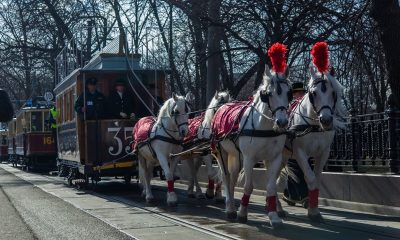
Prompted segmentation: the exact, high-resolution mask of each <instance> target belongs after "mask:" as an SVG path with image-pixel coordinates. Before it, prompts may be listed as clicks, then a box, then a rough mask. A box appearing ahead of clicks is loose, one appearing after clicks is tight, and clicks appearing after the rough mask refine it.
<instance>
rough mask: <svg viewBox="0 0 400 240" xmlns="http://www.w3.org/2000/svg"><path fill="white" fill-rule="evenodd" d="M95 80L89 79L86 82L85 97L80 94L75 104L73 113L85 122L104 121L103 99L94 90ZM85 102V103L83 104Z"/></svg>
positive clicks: (99, 93)
mask: <svg viewBox="0 0 400 240" xmlns="http://www.w3.org/2000/svg"><path fill="white" fill-rule="evenodd" d="M96 84H97V79H96V78H89V79H88V80H87V81H86V90H85V96H84V94H83V93H82V94H81V95H80V96H79V97H78V99H77V100H76V102H75V111H76V112H77V113H78V114H79V115H80V116H81V119H83V117H84V114H85V113H86V120H96V119H104V113H105V111H104V110H105V109H104V108H105V97H104V95H103V94H102V93H101V92H99V91H97V89H96ZM84 101H85V102H84Z"/></svg>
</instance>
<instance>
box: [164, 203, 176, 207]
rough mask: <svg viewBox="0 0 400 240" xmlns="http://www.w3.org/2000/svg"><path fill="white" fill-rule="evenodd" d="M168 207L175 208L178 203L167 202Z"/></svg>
mask: <svg viewBox="0 0 400 240" xmlns="http://www.w3.org/2000/svg"><path fill="white" fill-rule="evenodd" d="M167 205H168V207H176V206H178V202H167Z"/></svg>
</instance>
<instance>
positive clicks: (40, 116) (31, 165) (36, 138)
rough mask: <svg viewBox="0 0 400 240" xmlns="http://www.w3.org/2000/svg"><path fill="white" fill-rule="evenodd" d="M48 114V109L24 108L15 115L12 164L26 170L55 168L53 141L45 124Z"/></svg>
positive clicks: (55, 153) (55, 155) (55, 152)
mask: <svg viewBox="0 0 400 240" xmlns="http://www.w3.org/2000/svg"><path fill="white" fill-rule="evenodd" d="M49 114H50V109H49V108H48V107H24V108H22V109H21V110H20V111H19V112H18V113H17V114H16V121H15V133H14V134H13V140H12V141H13V142H14V144H13V146H11V148H12V151H15V153H14V154H15V160H14V163H16V164H20V165H22V166H23V167H25V168H26V169H36V170H54V169H55V168H56V166H57V161H56V157H57V151H56V145H55V139H54V137H53V134H52V132H51V131H50V129H49V126H48V124H47V120H48V119H49ZM10 136H11V135H10ZM10 141H11V139H10ZM9 149H10V147H9Z"/></svg>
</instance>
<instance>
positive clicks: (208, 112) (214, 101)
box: [202, 91, 231, 126]
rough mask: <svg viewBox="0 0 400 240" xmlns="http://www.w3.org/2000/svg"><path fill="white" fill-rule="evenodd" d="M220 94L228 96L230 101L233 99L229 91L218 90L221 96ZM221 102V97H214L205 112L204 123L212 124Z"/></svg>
mask: <svg viewBox="0 0 400 240" xmlns="http://www.w3.org/2000/svg"><path fill="white" fill-rule="evenodd" d="M220 95H223V96H224V98H225V97H227V98H228V102H230V101H231V97H230V95H229V91H222V92H218V96H220ZM219 104H220V101H219V98H218V99H216V98H214V97H213V98H212V100H211V102H210V104H209V105H208V107H207V110H206V112H205V114H204V121H203V123H202V125H207V126H209V125H211V121H212V119H213V117H214V114H215V112H216V110H217V109H216V107H218V105H219Z"/></svg>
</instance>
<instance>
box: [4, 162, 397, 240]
mask: <svg viewBox="0 0 400 240" xmlns="http://www.w3.org/2000/svg"><path fill="white" fill-rule="evenodd" d="M1 168H4V169H6V170H7V172H6V171H4V170H2V169H1ZM16 176H17V177H16ZM22 179H24V180H22ZM153 183H154V188H153V189H154V192H153V193H154V196H155V202H154V204H152V205H148V204H146V203H145V201H144V199H143V198H142V197H141V196H140V192H141V191H140V188H139V187H138V186H137V184H135V183H133V184H131V185H129V186H128V185H126V184H124V183H123V180H122V179H108V180H106V179H105V180H104V181H102V182H101V183H100V184H99V185H98V186H97V187H96V188H95V189H89V190H85V191H82V190H76V189H73V188H70V187H67V186H65V184H64V183H63V180H62V179H60V178H58V177H52V176H44V175H38V174H32V173H26V172H23V171H20V170H19V169H15V168H12V167H9V166H6V165H1V164H0V186H1V187H2V188H3V189H4V192H5V194H6V195H5V194H2V192H1V191H0V204H1V206H2V207H0V209H1V210H0V213H1V216H4V215H3V212H4V214H5V215H6V216H9V217H8V218H7V219H3V218H1V220H0V224H1V225H0V234H1V235H0V239H3V238H2V237H3V236H14V234H18V235H17V236H18V237H13V239H35V238H37V239H64V238H65V239H125V238H128V236H131V237H135V238H138V239H144V240H153V239H154V240H155V239H157V240H159V239H166V240H179V239H185V240H186V239H193V240H194V239H196V240H198V239H204V240H211V239H256V240H258V239H260V240H261V239H263V240H266V239H295V240H298V239H307V240H310V239H324V240H325V239H326V240H330V239H341V240H342V239H357V240H358V239H361V240H364V239H365V240H370V239H388V240H392V239H399V236H400V217H389V216H378V215H373V214H368V213H361V212H356V211H349V210H344V209H339V208H332V207H324V206H322V207H321V211H322V213H323V215H324V217H325V223H323V224H314V223H311V222H310V221H309V220H308V218H307V217H306V210H305V209H303V208H300V207H290V206H287V205H285V206H284V207H285V209H286V210H287V211H288V212H289V216H288V217H287V218H285V219H284V223H285V225H284V227H283V228H281V229H275V230H274V229H272V228H271V227H270V226H269V224H268V221H267V216H266V213H265V210H264V202H265V197H263V196H255V195H253V196H252V198H251V204H250V210H249V217H248V219H249V221H248V222H247V223H246V224H241V223H238V222H237V221H227V220H226V218H225V214H224V212H223V207H224V205H223V204H216V203H214V202H213V201H212V200H197V199H189V198H187V197H186V193H185V191H184V189H185V188H186V186H185V185H181V184H176V187H177V193H178V197H179V204H178V206H177V207H175V208H170V207H168V206H167V205H166V203H165V201H166V200H165V197H166V194H165V193H166V188H165V183H164V182H161V181H157V180H155V181H153ZM32 184H33V185H32ZM240 196H241V194H236V197H237V198H239V197H240ZM8 199H9V200H8ZM237 205H239V201H238V202H237ZM4 225H5V226H10V225H12V226H13V227H14V229H16V228H17V227H18V230H14V229H8V228H4ZM6 234H8V235H6ZM124 234H126V235H124ZM4 239H10V238H8V237H7V238H4Z"/></svg>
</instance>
